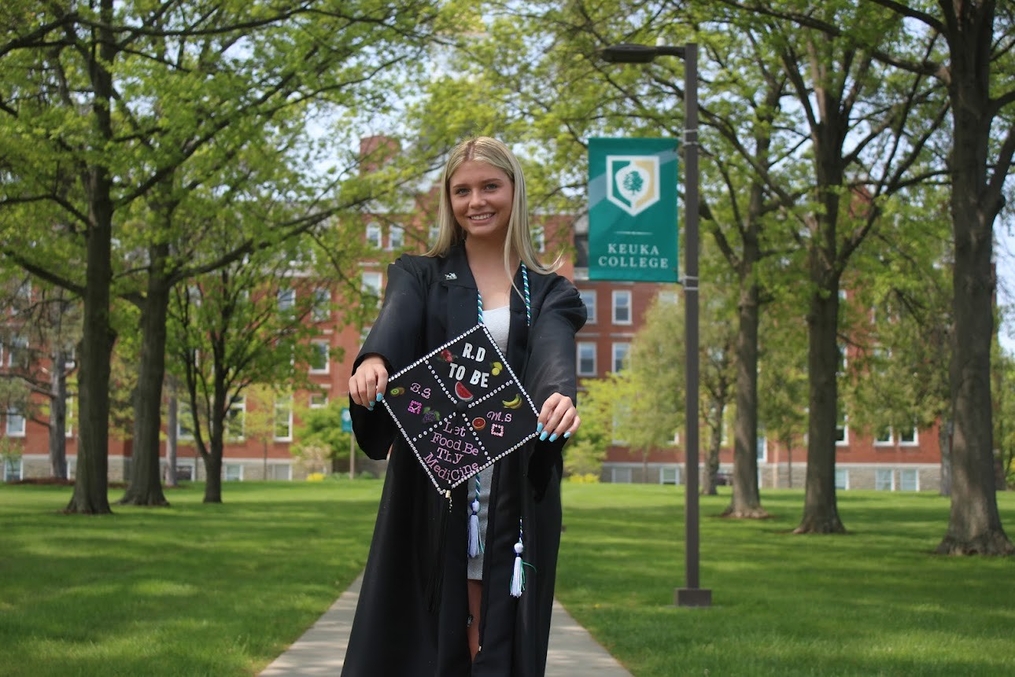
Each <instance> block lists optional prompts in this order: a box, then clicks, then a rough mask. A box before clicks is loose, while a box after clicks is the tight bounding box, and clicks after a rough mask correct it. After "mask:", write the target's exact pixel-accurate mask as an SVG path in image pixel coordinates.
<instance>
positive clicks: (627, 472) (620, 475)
mask: <svg viewBox="0 0 1015 677" xmlns="http://www.w3.org/2000/svg"><path fill="white" fill-rule="evenodd" d="M631 475H632V473H631V469H630V468H627V467H619V468H618V467H617V466H613V467H612V468H610V482H612V483H614V484H631Z"/></svg>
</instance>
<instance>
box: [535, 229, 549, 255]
mask: <svg viewBox="0 0 1015 677" xmlns="http://www.w3.org/2000/svg"><path fill="white" fill-rule="evenodd" d="M532 246H533V247H535V249H536V251H537V252H545V251H546V230H544V229H543V227H542V226H533V227H532Z"/></svg>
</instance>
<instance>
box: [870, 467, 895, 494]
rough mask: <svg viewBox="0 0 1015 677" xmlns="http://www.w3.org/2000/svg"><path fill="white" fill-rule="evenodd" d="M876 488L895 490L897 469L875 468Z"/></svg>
mask: <svg viewBox="0 0 1015 677" xmlns="http://www.w3.org/2000/svg"><path fill="white" fill-rule="evenodd" d="M874 489H875V490H877V491H895V471H894V470H881V469H878V470H875V471H874Z"/></svg>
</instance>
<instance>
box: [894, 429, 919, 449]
mask: <svg viewBox="0 0 1015 677" xmlns="http://www.w3.org/2000/svg"><path fill="white" fill-rule="evenodd" d="M917 442H918V437H917V432H916V426H913V427H912V428H910V429H908V430H903V431H902V432H900V433H899V444H900V445H902V446H905V447H913V446H916V444H917Z"/></svg>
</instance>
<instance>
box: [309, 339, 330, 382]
mask: <svg viewBox="0 0 1015 677" xmlns="http://www.w3.org/2000/svg"><path fill="white" fill-rule="evenodd" d="M310 350H311V353H310V373H311V374H327V373H328V368H329V366H330V360H329V359H328V351H329V346H328V342H327V341H311V342H310Z"/></svg>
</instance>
